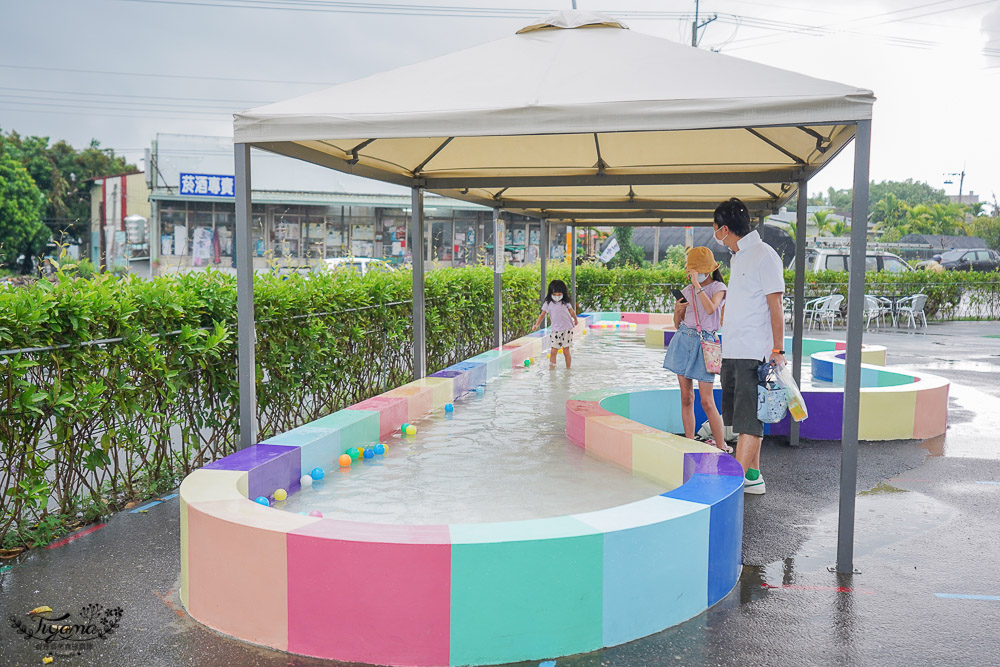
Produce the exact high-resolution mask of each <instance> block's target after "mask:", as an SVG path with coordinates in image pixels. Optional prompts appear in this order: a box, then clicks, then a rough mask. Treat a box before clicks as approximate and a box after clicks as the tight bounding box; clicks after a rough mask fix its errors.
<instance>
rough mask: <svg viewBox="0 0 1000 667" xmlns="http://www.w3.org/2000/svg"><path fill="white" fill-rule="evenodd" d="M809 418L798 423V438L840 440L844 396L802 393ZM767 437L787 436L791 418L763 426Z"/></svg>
mask: <svg viewBox="0 0 1000 667" xmlns="http://www.w3.org/2000/svg"><path fill="white" fill-rule="evenodd" d="M802 394H803V397H804V398H805V399H806V407H807V408H808V409H809V418H808V419H806V420H805V421H803V422H800V426H799V436H800V437H803V438H807V439H809V440H840V439H841V433H842V431H843V428H844V394H843V393H842V392H840V391H808V390H806V391H804V392H802ZM764 426H765V433H767V434H768V435H789V434H790V433H791V431H790V429H791V417H789V416H788V415H785V418H784V419H782V420H781V421H780V422H778V423H776V424H764Z"/></svg>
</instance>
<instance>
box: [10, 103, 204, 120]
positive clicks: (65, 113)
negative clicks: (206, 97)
mask: <svg viewBox="0 0 1000 667" xmlns="http://www.w3.org/2000/svg"><path fill="white" fill-rule="evenodd" d="M0 102H2V101H0ZM0 111H22V112H26V113H48V114H56V115H59V116H94V117H99V118H149V119H153V120H185V121H188V122H192V123H218V122H220V121H219V120H215V119H212V118H191V117H183V116H160V115H150V114H143V113H133V114H115V113H105V112H102V113H88V112H86V111H50V110H47V109H24V108H17V107H15V108H10V107H0Z"/></svg>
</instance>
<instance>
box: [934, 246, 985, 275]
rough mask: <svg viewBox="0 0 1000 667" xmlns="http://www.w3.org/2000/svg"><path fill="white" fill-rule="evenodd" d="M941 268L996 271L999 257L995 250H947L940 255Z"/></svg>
mask: <svg viewBox="0 0 1000 667" xmlns="http://www.w3.org/2000/svg"><path fill="white" fill-rule="evenodd" d="M941 266H943V267H944V268H945V269H948V270H950V271H996V270H998V269H1000V255H998V254H997V252H996V250H985V249H983V248H977V249H976V250H961V249H958V250H948V251H947V252H943V253H941Z"/></svg>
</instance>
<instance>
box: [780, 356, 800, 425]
mask: <svg viewBox="0 0 1000 667" xmlns="http://www.w3.org/2000/svg"><path fill="white" fill-rule="evenodd" d="M774 380H775V383H776V384H777V385H778V386H779V387H782V388H783V389H784V390H785V393H787V394H788V414H790V415H791V416H792V419H794V420H795V421H797V422H800V421H802V420H803V419H808V418H809V410H808V408H806V400H805V398H803V396H802V392H801V391H799V386H798V385H797V384H795V378H793V377H792V369H791V368H789V367H788V364H782V365H780V366H778V367H777V368H776V369H775V372H774Z"/></svg>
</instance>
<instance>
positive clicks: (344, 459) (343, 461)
mask: <svg viewBox="0 0 1000 667" xmlns="http://www.w3.org/2000/svg"><path fill="white" fill-rule="evenodd" d="M337 463H339V464H340V465H341V466H342V467H344V468H349V467H350V466H351V457H350V456H348V455H347V454H341V455H340V458H339V459H337Z"/></svg>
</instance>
